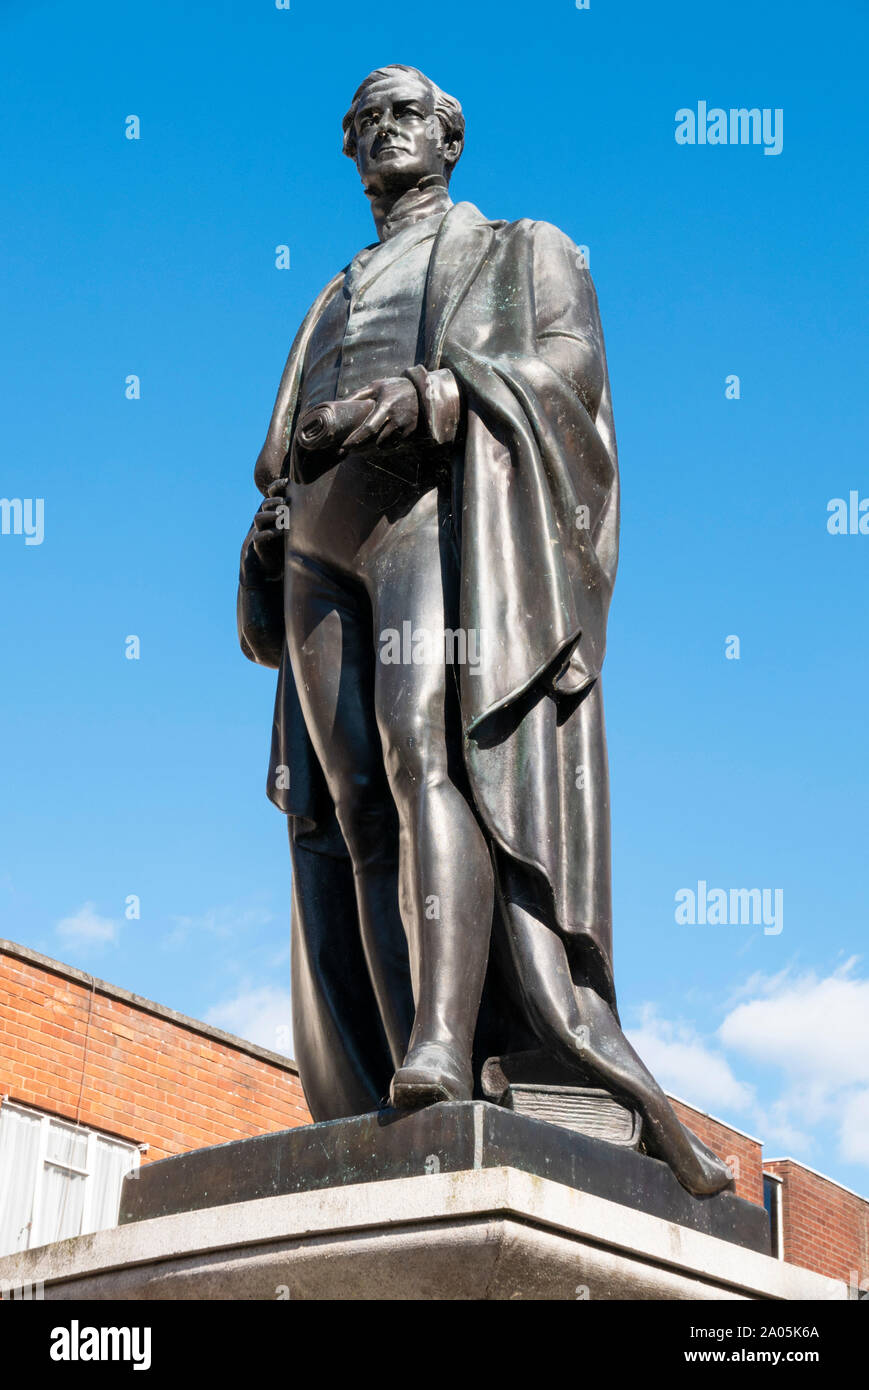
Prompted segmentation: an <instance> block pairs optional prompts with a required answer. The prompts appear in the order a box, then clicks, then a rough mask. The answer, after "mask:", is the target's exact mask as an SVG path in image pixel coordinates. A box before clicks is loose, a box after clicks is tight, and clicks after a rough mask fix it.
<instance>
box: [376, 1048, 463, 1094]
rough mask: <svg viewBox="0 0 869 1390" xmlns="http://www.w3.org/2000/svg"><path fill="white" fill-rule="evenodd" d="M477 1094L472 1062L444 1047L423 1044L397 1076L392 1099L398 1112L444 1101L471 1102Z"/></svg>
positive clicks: (392, 1087)
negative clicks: (474, 1094) (475, 1092)
mask: <svg viewBox="0 0 869 1390" xmlns="http://www.w3.org/2000/svg"><path fill="white" fill-rule="evenodd" d="M473 1093H474V1078H473V1074H472V1072H471V1067H470V1064H469V1062H467V1061H463V1060H462V1058H461V1057H460V1056H459V1054H457V1053H456V1052H454V1051H453V1049H452V1048H450V1047H447V1046H445V1044H443V1043H419V1044H418V1045H417V1046H416V1047H412V1048H411V1050H410V1052H408V1054H407V1056H406V1057H405V1059H404V1062H403V1064H402V1065H401V1066H400V1067H399V1069H398V1071H397V1072H396V1073H395V1075H394V1076H393V1078H392V1085H391V1086H390V1088H389V1099H390V1103H391V1104H392V1105H394V1106H395V1108H396V1109H397V1110H413V1109H418V1108H419V1107H421V1106H423V1105H436V1104H437V1103H438V1101H442V1100H470V1099H471V1097H472V1096H473Z"/></svg>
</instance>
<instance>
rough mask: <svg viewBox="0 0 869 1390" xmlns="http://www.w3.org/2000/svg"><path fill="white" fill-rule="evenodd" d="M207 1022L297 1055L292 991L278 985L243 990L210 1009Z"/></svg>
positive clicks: (286, 1053) (273, 1048) (277, 1049)
mask: <svg viewBox="0 0 869 1390" xmlns="http://www.w3.org/2000/svg"><path fill="white" fill-rule="evenodd" d="M205 1021H206V1023H213V1024H214V1026H215V1028H223V1029H225V1030H226V1032H228V1033H235V1034H236V1035H237V1036H238V1037H240V1038H246V1039H247V1041H248V1042H253V1043H257V1044H258V1045H259V1046H260V1047H267V1048H269V1049H270V1050H271V1051H272V1052H282V1053H284V1055H285V1056H287V1057H292V1055H293V1034H292V1020H291V1005H290V991H289V989H280V988H279V987H278V986H277V985H262V986H260V987H259V988H249V989H243V990H241V991H240V992H239V993H238V994H236V995H235V996H234V998H232V999H225V1000H224V1001H223V1003H221V1004H215V1006H214V1008H212V1009H209V1011H208V1013H207V1014H206V1015H205Z"/></svg>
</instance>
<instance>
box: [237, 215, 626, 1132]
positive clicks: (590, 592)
mask: <svg viewBox="0 0 869 1390" xmlns="http://www.w3.org/2000/svg"><path fill="white" fill-rule="evenodd" d="M343 279H344V272H343V271H342V272H341V273H340V274H339V275H337V276H336V277H335V278H334V279H333V280H332V281H330V283H329V284H328V285H327V286H326V288H325V289H324V290H323V292H322V293H321V294H320V296H319V297H318V299H317V300H316V302H315V304H314V305H313V307H312V308H311V310H310V312H309V313H308V315H307V317H306V319H305V321H304V323H303V324H302V327H301V329H300V330H299V333H298V335H297V337H296V340H295V342H294V343H293V347H292V349H291V351H290V355H289V359H288V361H287V365H286V368H285V370H284V374H283V377H282V380H281V385H280V389H279V391H278V397H277V401H276V403H275V409H274V413H273V416H272V421H271V426H270V429H269V433H268V437H267V439H266V443H265V445H264V447H263V449H262V452H261V454H260V457H259V460H258V462H257V466H256V473H255V477H256V482H257V485H258V486H259V488H260V490H261V491H262V492H263V493H265V492H266V491H267V489H268V487H269V485H270V484H271V483H272V482H274V481H275V480H276V479H278V478H279V477H280V476H282V475H286V473H287V472H288V469H289V467H290V464H291V457H292V449H291V445H292V439H293V430H294V427H295V421H296V414H297V408H298V399H299V386H300V382H301V377H302V369H303V364H304V356H305V349H306V346H307V343H308V341H309V339H310V336H311V333H312V331H313V328H314V326H315V324H316V322H317V319H318V317H319V315H320V313H321V312H322V311H323V308H324V306H325V305H326V304H327V303H328V301H329V299H330V298H331V296H332V295H334V294H335V293H336V292H338V290H339V289H340V287H341V285H342V283H343ZM424 335H425V358H424V363H423V365H424V367H425V368H426V369H427V370H430V371H434V370H437V369H439V368H445V367H446V368H449V369H450V370H451V371H452V373H453V375H454V377H455V378H456V381H457V383H458V385H459V390H460V394H461V400H462V407H461V426H460V430H459V434H458V436H457V440H456V445H455V456H454V521H455V526H456V532H457V538H458V543H459V547H460V557H461V559H460V612H459V615H458V617H459V626H460V627H461V628H462V629H464V630H465V631H469V632H470V631H476V632H478V633H482V634H484V638H485V661H484V662H483V663H482V665H481V668H480V670H479V672H478V673H476V674H474V675H469V674H468V670H467V668H466V667H462V668H460V671H461V674H460V703H461V718H462V737H463V749H464V757H465V764H466V767H467V772H468V777H469V782H470V787H471V792H472V795H473V799H474V802H475V805H476V808H477V810H478V813H479V815H480V817H481V819H482V822H483V824H484V826H485V828H486V830H487V832H488V835H489V838H490V843H491V846H492V849H493V854H494V857H495V861H496V864H497V866H498V875H499V882H500V885H501V889H502V892H503V895H504V897H505V898H506V899H507V900H508V901H509V900H511V899H512V900H514V901H517V902H521V903H523V904H525V905H528V906H530V908H531V910H532V911H533V912H534V915H535V916H537V917H538V918H540V919H541V920H543V921H545V922H546V923H547V925H549V926H550V927H551V929H552V930H553V931H556V932H557V933H558V934H559V935H560V936H561V937H562V939H563V940H564V942H565V945H566V946H567V947H568V952H569V957H570V960H571V968H572V969H573V970H575V972H576V975H577V976H578V977H579V978H580V979H582V980H583V981H584V982H585V983H588V984H591V985H592V986H593V987H594V988H595V989H597V990H598V992H599V993H601V994H602V995H603V996H604V997H605V998H606V999H607V1001H608V1002H609V1003H610V1004H611V1005H612V1006H613V1007H614V1006H615V993H614V988H613V979H612V942H611V906H610V862H609V861H610V851H609V793H608V773H607V763H606V743H605V736H604V725H603V708H602V700H601V694H600V671H601V665H602V663H603V658H604V650H605V642H606V622H607V612H608V608H609V603H610V597H611V594H612V588H613V582H614V579H615V572H616V563H617V552H618V517H619V494H618V469H617V458H616V447H615V438H614V433H613V423H612V408H611V402H610V391H609V380H608V374H607V366H606V356H605V352H604V345H603V336H602V332H601V326H600V317H599V314H598V308H597V299H596V296H595V292H594V288H593V285H592V282H591V277H590V275H589V273H588V270H587V269H586V267H585V264H584V261H583V258H582V256H581V255H580V252H579V251H578V249H577V247H576V246H575V245H574V244H573V243H572V242H571V241H570V239H569V238H568V237H567V236H565V235H564V233H562V232H561V231H559V230H558V228H556V227H554V226H552V225H551V224H549V223H546V222H534V221H529V220H527V219H523V220H522V221H519V222H514V223H505V222H492V221H489V220H488V219H486V218H485V217H483V216H482V214H481V213H480V212H479V211H478V210H477V209H476V208H475V207H474V206H473V205H472V204H470V203H458V204H456V205H454V206H452V207H451V208H450V209H449V211H448V212H447V214H446V215H445V217H444V219H443V221H442V223H441V226H440V230H439V232H438V236H437V239H436V241H435V244H434V247H433V250H432V256H431V261H430V265H429V272H428V279H427V284H426V292H425V304H424ZM290 527H291V528H292V520H291V521H290ZM243 553H244V552H243ZM242 578H243V583H242V586H241V587H240V590H239V631H240V637H241V643H242V648H243V650H244V651H245V653H246V654H247V655H248V656H250V657H251V659H253V660H258V661H261V662H263V663H265V664H268V665H278V664H279V666H280V675H279V680H278V691H277V699H276V703H275V719H274V730H273V740H272V754H271V763H270V771H269V782H268V794H269V796H270V797H271V799H272V800H273V801H274V802H275V804H276V805H278V806H279V807H280V808H281V810H283V811H284V812H286V814H287V815H288V816H289V823H290V841H291V847H292V852H293V866H294V885H293V1014H294V1040H295V1049H296V1058H297V1061H298V1062H299V1067H300V1073H301V1077H302V1082H303V1085H304V1088H305V1094H306V1097H307V1099H308V1103H309V1106H310V1108H311V1111H312V1114H313V1116H314V1118H315V1119H317V1120H319V1119H329V1118H335V1117H338V1116H341V1115H348V1114H356V1113H361V1112H363V1111H365V1110H370V1109H371V1108H373V1106H375V1105H376V1104H377V1102H378V1100H379V1099H380V1097H382V1096H383V1094H384V1093H385V1091H386V1089H387V1087H388V1083H389V1078H390V1076H391V1073H392V1066H391V1062H390V1060H389V1053H388V1050H387V1048H386V1043H385V1038H384V1036H383V1032H382V1027H381V1026H380V1023H379V1015H378V1013H377V1008H376V1005H375V1002H374V996H373V992H372V990H371V988H370V985H369V984H368V982H367V972H366V970H365V965H364V960H363V957H362V950H361V945H360V943H359V933H358V920H357V917H356V905H355V898H354V893H353V881H352V871H351V869H350V861H349V857H348V855H347V850H346V847H345V845H344V843H343V840H342V837H341V833H340V830H339V828H338V824H337V821H336V819H335V815H334V807H333V805H332V803H331V799H330V797H329V794H328V791H327V789H326V784H325V780H324V778H323V774H322V771H321V769H320V767H319V764H318V762H317V759H316V756H315V754H314V752H313V748H312V746H311V743H310V739H309V738H308V735H307V730H306V728H305V724H304V720H303V717H302V713H301V709H300V706H299V702H298V697H297V695H296V691H295V688H294V684H293V678H292V674H291V671H290V665H289V659H288V655H287V650H286V641H285V638H284V636H283V608H282V601H281V598H280V592H279V589H280V586H279V585H275V584H274V583H272V584H271V585H269V584H268V583H262V584H260V583H258V582H257V580H256V578H255V577H253V578H252V577H251V576H250V575H247V576H245V575H244V574H243V576H242ZM372 640H373V638H372ZM495 932H496V938H497V933H498V923H497V921H496V923H495ZM495 954H496V955H497V952H496V953H495ZM508 973H509V972H508ZM518 998H519V993H518V992H517V991H516V990H515V989H513V988H511V986H510V983H509V979H508V974H505V973H504V971H503V969H502V968H501V967H498V968H496V967H495V966H494V965H493V967H492V970H490V977H489V980H488V981H487V986H486V992H485V994H484V1005H483V1008H482V1010H481V1022H480V1026H479V1029H478V1039H477V1045H476V1047H475V1055H477V1057H478V1059H479V1058H481V1057H485V1056H486V1055H491V1054H497V1053H503V1052H506V1051H509V1050H511V1049H512V1048H513V1047H515V1046H517V1045H518V1046H522V1045H529V1044H533V1043H534V1041H535V1040H536V1039H535V1037H534V1033H533V1029H531V1027H530V1025H529V1022H528V1020H527V1019H525V1018H523V1017H522V1010H521V1006H517V1002H516V1001H517V999H518ZM542 1041H543V1042H544V1044H545V1039H543V1040H542Z"/></svg>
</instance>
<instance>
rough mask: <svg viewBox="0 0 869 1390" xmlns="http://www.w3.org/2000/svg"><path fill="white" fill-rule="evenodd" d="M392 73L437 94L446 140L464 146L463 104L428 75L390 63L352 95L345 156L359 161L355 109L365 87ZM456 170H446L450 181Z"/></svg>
mask: <svg viewBox="0 0 869 1390" xmlns="http://www.w3.org/2000/svg"><path fill="white" fill-rule="evenodd" d="M393 72H409V73H411V74H412V75H413V76H414V77H418V78H419V79H420V81H421V82H424V83H425V84H426V86H427V87H430V88H431V91H432V93H433V95H434V109H435V115H436V116H437V118H438V120H439V121H440V123H441V125H442V126H443V128H444V137H445V139H446V140H448V141H449V140H461V141H462V143H464V139H465V118H464V115H463V114H462V108H461V104H460V103H459V102H458V101H457V100H456V98H455V97H451V96H449V94H448V93H447V92H443V91H441V89H440V87H439V86H438V85H437V83H436V82H432V80H431V78H430V77H426V75H425V73H424V72H420V70H419V68H411V67H408V66H407V65H406V64H405V63H389V64H388V66H387V67H385V68H375V69H374V71H373V72H370V73H369V74H368V76H367V77H366V78H365V80H364V82H362V83H360V85H359V86H358V87H357V88H356V91H355V92H354V93H353V100H352V102H351V103H350V110H349V111H348V112H347V114H346V116H345V117H344V119H343V121H342V122H341V127H342V129H343V131H344V153H345V154H346V155H348V156H349V158H350V159H355V158H356V128H355V122H356V108H357V107H358V105H359V102H360V100H361V98H362V94H363V92H364V91H365V89H366V87H369V86H370V85H371V83H372V82H375V81H377V80H379V79H380V78H383V77H389V75H390V73H393ZM459 154H461V149H460V150H459ZM453 168H454V164H453V165H450V166H449V167H448V168H447V170H446V175H447V178H449V176H450V174H451V173H452V171H453Z"/></svg>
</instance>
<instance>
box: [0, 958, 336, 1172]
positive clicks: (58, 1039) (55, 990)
mask: <svg viewBox="0 0 869 1390" xmlns="http://www.w3.org/2000/svg"><path fill="white" fill-rule="evenodd" d="M13 949H17V948H13ZM51 964H54V965H57V962H52V963H51ZM4 1093H7V1094H8V1095H9V1098H10V1099H11V1100H16V1101H20V1102H21V1103H22V1104H24V1105H33V1106H36V1107H37V1108H39V1109H42V1110H48V1111H51V1112H52V1113H53V1114H56V1115H58V1116H62V1117H63V1118H66V1119H71V1120H79V1121H80V1123H81V1124H83V1125H88V1126H90V1127H91V1128H92V1129H98V1130H101V1131H103V1132H104V1133H106V1134H110V1135H114V1136H116V1137H118V1138H121V1139H127V1140H132V1141H134V1142H136V1143H147V1144H149V1145H150V1148H149V1150H148V1152H147V1153H146V1154H144V1155H143V1161H148V1160H154V1159H158V1158H166V1157H168V1156H169V1155H170V1154H177V1153H182V1152H184V1151H185V1150H187V1149H198V1148H202V1147H204V1146H206V1145H208V1144H221V1143H224V1142H225V1141H226V1140H230V1139H245V1138H248V1137H249V1136H250V1135H253V1134H262V1133H263V1132H265V1131H269V1130H278V1129H289V1128H291V1127H292V1126H294V1125H300V1124H308V1123H310V1116H309V1114H308V1110H307V1107H306V1105H305V1100H304V1096H303V1094H302V1088H301V1086H300V1084H299V1078H298V1072H297V1070H296V1068H295V1066H294V1064H293V1063H292V1062H291V1061H289V1059H284V1058H281V1057H280V1056H279V1055H278V1054H275V1053H269V1052H267V1051H265V1049H261V1048H257V1047H255V1046H253V1045H247V1044H245V1043H244V1042H243V1041H242V1040H241V1039H232V1038H231V1037H230V1035H229V1034H222V1033H220V1032H219V1030H217V1029H212V1028H208V1027H207V1025H197V1024H196V1022H195V1020H193V1019H185V1018H183V1017H182V1016H181V1015H178V1014H173V1013H172V1012H171V1010H168V1009H162V1008H160V1006H158V1005H152V1004H150V1001H148V1000H144V999H143V1000H138V999H137V997H136V996H133V995H128V994H126V992H125V991H120V990H116V989H115V988H114V987H113V986H110V985H106V984H105V982H103V981H96V983H95V988H92V987H91V986H90V982H89V980H88V979H87V977H85V976H83V975H81V974H80V972H78V971H72V970H69V971H68V970H67V969H66V968H65V967H62V966H59V965H57V969H51V968H50V964H49V963H47V962H46V961H45V958H44V957H39V956H37V955H36V953H35V952H23V953H22V955H21V956H19V955H17V954H11V953H10V951H9V950H8V949H4V948H3V947H2V946H0V1095H2V1094H4Z"/></svg>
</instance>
